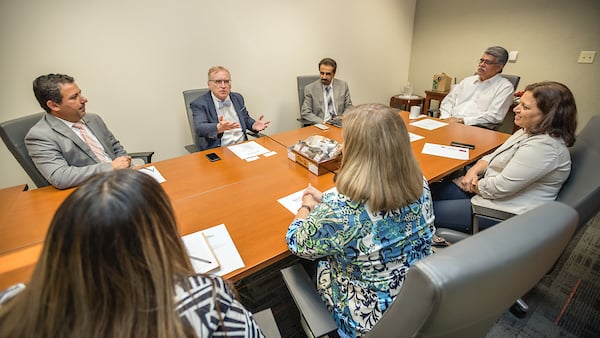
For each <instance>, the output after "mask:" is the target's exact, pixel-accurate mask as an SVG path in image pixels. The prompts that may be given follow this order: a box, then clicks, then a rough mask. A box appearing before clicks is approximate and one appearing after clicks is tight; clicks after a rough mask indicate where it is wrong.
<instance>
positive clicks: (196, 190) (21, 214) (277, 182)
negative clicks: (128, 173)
mask: <svg viewBox="0 0 600 338" xmlns="http://www.w3.org/2000/svg"><path fill="white" fill-rule="evenodd" d="M401 115H402V116H403V118H404V119H405V121H406V123H407V124H408V123H410V122H411V121H410V120H409V119H408V112H401ZM408 129H409V131H410V132H411V133H414V134H417V135H420V136H423V137H424V139H421V140H417V141H414V142H412V143H411V146H412V150H413V152H414V154H415V156H416V157H417V159H418V161H419V163H420V165H421V169H422V171H423V175H424V176H425V177H426V178H427V180H428V181H429V182H434V181H437V180H439V179H441V178H443V177H444V176H446V175H448V174H450V173H452V172H454V171H455V170H457V169H459V168H461V167H463V166H465V165H467V164H469V163H472V162H475V161H477V159H479V158H480V157H481V156H483V155H485V154H487V153H490V152H491V151H493V150H494V149H495V148H497V147H498V146H499V145H501V144H502V143H503V142H504V141H505V140H506V139H507V138H508V137H509V136H510V135H508V134H503V133H498V132H495V131H491V130H486V129H482V128H477V127H472V126H465V125H462V124H457V123H450V124H448V125H446V126H444V127H441V128H438V129H435V130H426V129H422V128H418V127H415V126H412V125H408ZM312 135H322V136H325V137H328V138H330V139H334V140H336V141H339V142H342V141H343V140H342V129H341V128H338V127H334V126H330V127H329V129H328V130H321V129H318V128H317V127H314V126H309V127H304V128H300V129H295V130H291V131H287V132H282V133H277V134H274V135H268V136H264V137H260V138H257V139H253V140H250V141H252V142H256V143H257V144H259V145H261V146H263V147H265V148H267V149H268V150H270V151H273V152H275V153H276V154H274V155H272V156H268V157H267V156H264V155H261V156H259V159H257V160H254V161H246V160H243V159H240V158H239V157H238V156H237V155H235V154H234V153H233V152H232V151H231V150H230V149H229V148H228V147H221V148H215V149H210V150H206V151H202V152H198V153H193V154H189V155H184V156H180V157H176V158H172V159H167V160H163V161H158V162H154V163H152V164H150V165H151V166H154V167H155V168H156V169H157V170H158V171H159V172H160V173H161V174H162V176H164V178H165V179H166V181H165V182H163V183H161V185H162V187H163V188H164V189H165V191H166V193H167V195H168V196H169V198H170V200H171V202H172V204H173V208H174V210H175V214H176V217H177V221H178V225H179V231H180V234H181V235H187V234H190V233H193V232H196V231H200V230H204V229H207V228H210V227H213V226H216V225H219V224H225V226H226V228H227V230H228V232H229V234H230V236H231V238H232V240H233V242H234V244H235V246H236V248H237V250H238V252H239V254H240V256H241V257H242V260H243V262H244V267H243V268H240V269H238V270H235V271H233V272H231V273H228V274H226V275H225V276H224V277H225V278H227V279H230V280H232V281H238V280H240V279H242V278H244V277H247V276H249V275H251V274H253V273H255V272H258V271H260V270H261V269H263V268H265V267H267V266H269V265H271V264H274V263H276V262H278V261H280V260H282V259H284V258H286V257H288V256H289V255H290V253H289V251H288V249H287V245H286V243H285V233H286V230H287V228H288V226H289V224H290V222H291V221H292V220H293V218H294V214H292V213H291V212H290V211H289V210H288V209H286V208H285V207H284V206H283V205H281V204H280V203H278V202H277V200H278V199H280V198H282V197H285V196H288V195H290V194H292V193H295V192H297V191H300V190H302V189H304V188H306V187H307V186H308V184H309V183H310V184H312V186H314V187H316V188H317V189H320V190H322V191H324V190H327V189H330V188H332V187H333V186H334V185H335V184H334V182H333V176H334V175H333V173H326V174H323V175H320V176H317V175H314V174H313V173H311V172H309V171H308V170H307V169H306V168H304V167H302V166H301V165H299V164H297V163H295V162H294V161H291V160H290V159H289V158H288V155H287V152H288V147H289V146H292V145H293V144H295V143H296V142H297V141H298V140H303V139H306V138H307V137H309V136H312ZM451 141H458V142H462V143H470V144H474V145H475V146H476V147H475V149H473V150H471V151H470V153H469V159H468V160H457V159H451V158H446V157H440V156H433V155H427V154H422V153H421V150H422V149H423V145H424V144H425V142H429V143H437V144H444V145H449V144H450V142H451ZM209 152H214V153H216V154H217V155H219V157H221V160H220V161H216V162H210V161H209V160H208V159H207V158H206V156H205V155H206V154H207V153H209ZM23 190H24V185H21V186H16V187H11V188H5V189H1V190H0V217H1V221H0V290H1V289H3V288H5V287H7V286H9V285H11V284H14V283H17V282H26V281H27V280H28V278H29V277H30V275H31V272H32V270H33V267H34V265H35V263H36V261H37V259H38V258H39V255H40V252H41V248H42V245H43V240H44V237H45V235H46V231H47V230H48V226H49V224H50V221H51V219H52V217H53V215H54V212H55V211H56V209H57V208H58V207H59V205H60V204H61V203H62V201H63V200H64V199H65V198H66V197H67V196H68V195H69V194H70V193H71V192H72V191H73V189H67V190H58V189H55V188H54V187H44V188H41V189H33V190H28V191H23Z"/></svg>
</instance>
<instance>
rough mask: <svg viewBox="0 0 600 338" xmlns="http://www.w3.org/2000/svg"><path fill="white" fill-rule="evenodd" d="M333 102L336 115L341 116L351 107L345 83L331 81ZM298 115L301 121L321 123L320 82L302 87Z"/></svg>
mask: <svg viewBox="0 0 600 338" xmlns="http://www.w3.org/2000/svg"><path fill="white" fill-rule="evenodd" d="M333 100H334V101H335V107H336V111H337V113H338V115H342V114H343V113H344V111H345V110H346V109H347V108H348V107H350V106H352V100H351V99H350V89H348V84H347V83H346V81H343V80H339V79H336V78H334V79H333ZM300 115H301V117H302V118H303V119H305V120H308V121H311V122H314V123H322V122H323V118H324V117H325V101H324V98H323V85H322V84H321V80H317V81H315V82H312V83H309V84H307V85H306V87H304V102H303V103H302V110H301V112H300Z"/></svg>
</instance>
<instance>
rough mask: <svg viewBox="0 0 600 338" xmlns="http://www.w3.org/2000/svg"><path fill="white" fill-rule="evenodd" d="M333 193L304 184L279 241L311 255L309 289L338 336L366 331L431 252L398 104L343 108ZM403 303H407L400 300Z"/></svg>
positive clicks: (427, 200) (425, 201) (423, 184)
mask: <svg viewBox="0 0 600 338" xmlns="http://www.w3.org/2000/svg"><path fill="white" fill-rule="evenodd" d="M343 136H344V152H343V156H344V157H343V161H342V166H341V169H340V172H339V175H338V176H337V182H336V188H337V191H336V192H330V193H325V194H323V193H321V192H320V191H318V190H316V189H314V188H313V187H311V186H309V187H308V188H307V189H306V190H305V192H304V196H303V199H302V201H303V205H302V207H301V208H300V209H299V210H298V214H297V215H296V218H295V219H294V221H293V222H292V223H291V224H290V227H289V229H288V232H287V235H286V240H287V243H288V247H289V249H290V251H292V252H293V253H294V254H296V255H298V256H300V257H303V258H307V259H311V260H317V259H320V260H319V261H318V266H317V288H318V290H319V293H320V294H321V297H322V298H323V301H324V302H325V303H326V305H327V306H328V308H329V309H330V311H331V312H332V313H333V317H334V319H335V321H336V322H337V324H338V327H339V330H338V332H339V334H340V335H341V336H342V337H357V336H362V335H364V334H365V333H367V332H368V331H369V330H370V329H371V328H372V327H373V325H375V323H376V322H377V320H379V318H381V316H382V315H383V313H384V312H385V310H386V309H387V308H388V307H389V306H390V305H391V303H392V302H393V301H394V299H395V297H396V295H397V294H398V292H399V291H400V288H401V287H402V283H403V282H404V278H405V275H406V273H407V271H408V269H409V268H410V267H411V266H412V265H413V264H414V263H415V262H417V261H418V260H419V259H422V258H424V257H427V256H428V255H430V254H431V240H432V237H433V233H434V232H435V228H434V226H433V220H434V215H433V206H432V201H431V195H430V192H429V187H428V185H427V181H426V180H425V178H424V177H423V175H422V173H421V169H420V167H419V164H418V162H417V160H416V159H415V157H414V155H413V153H412V150H411V147H410V140H409V136H408V131H407V129H406V125H405V124H404V121H403V119H402V117H401V116H400V115H399V114H398V111H397V110H395V109H392V108H390V107H387V106H383V105H376V104H369V105H360V106H356V107H353V108H352V109H351V110H350V111H348V112H347V113H346V114H344V131H343ZM407 306H408V304H407Z"/></svg>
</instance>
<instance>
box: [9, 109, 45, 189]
mask: <svg viewBox="0 0 600 338" xmlns="http://www.w3.org/2000/svg"><path fill="white" fill-rule="evenodd" d="M44 114H46V113H44V112H42V113H36V114H31V115H27V116H23V117H19V118H16V119H13V120H10V121H6V122H2V123H0V136H1V137H2V140H3V141H4V144H6V147H7V148H8V150H10V152H11V153H12V154H13V156H14V157H15V158H16V159H17V162H19V164H20V165H21V167H23V169H24V170H25V172H26V173H27V175H29V177H30V178H31V180H32V181H33V183H35V185H36V186H37V187H38V188H41V187H45V186H47V185H50V183H48V181H47V180H46V178H45V177H44V176H42V174H41V173H40V172H39V171H38V169H37V167H36V166H35V164H33V161H32V160H31V157H29V153H28V152H27V148H26V147H25V135H27V132H29V129H31V127H33V125H34V124H36V123H37V122H38V121H39V120H40V119H41V118H42V116H43V115H44Z"/></svg>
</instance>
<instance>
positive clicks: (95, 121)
mask: <svg viewBox="0 0 600 338" xmlns="http://www.w3.org/2000/svg"><path fill="white" fill-rule="evenodd" d="M83 121H84V122H85V124H86V125H87V127H88V128H89V129H90V130H91V131H92V132H93V133H94V135H95V136H96V138H98V140H99V141H100V143H102V146H103V147H104V150H105V151H106V152H107V153H108V155H109V156H110V158H111V159H115V158H117V157H119V156H125V155H127V152H126V151H125V149H123V146H121V144H120V143H119V141H118V140H117V139H116V138H115V137H114V136H113V134H112V133H111V132H110V130H108V128H107V127H106V125H105V124H104V121H102V119H101V118H100V116H98V115H95V114H86V115H85V117H84V118H83ZM25 145H26V146H27V151H28V152H29V156H30V157H31V159H32V160H33V163H35V166H36V167H37V168H38V170H39V171H40V173H41V174H42V175H44V177H45V178H46V179H47V180H48V182H50V184H52V185H53V186H55V187H56V188H58V189H66V188H71V187H74V186H77V185H79V184H80V183H82V182H83V181H84V180H86V179H87V178H88V177H90V176H92V175H93V174H96V173H99V172H104V171H111V170H113V168H112V164H111V163H100V162H99V161H98V159H97V158H96V156H95V155H94V152H93V151H92V150H91V149H90V147H88V145H87V144H86V143H85V142H84V141H83V140H82V139H81V138H80V137H79V136H77V134H75V132H74V131H73V130H71V129H69V127H67V125H66V124H64V123H63V122H62V121H60V120H59V119H58V118H56V117H55V116H54V115H52V114H50V113H46V114H44V115H43V117H42V118H41V119H40V121H39V122H38V123H36V124H35V125H34V126H33V127H31V129H30V130H29V132H28V133H27V135H26V136H25Z"/></svg>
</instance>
